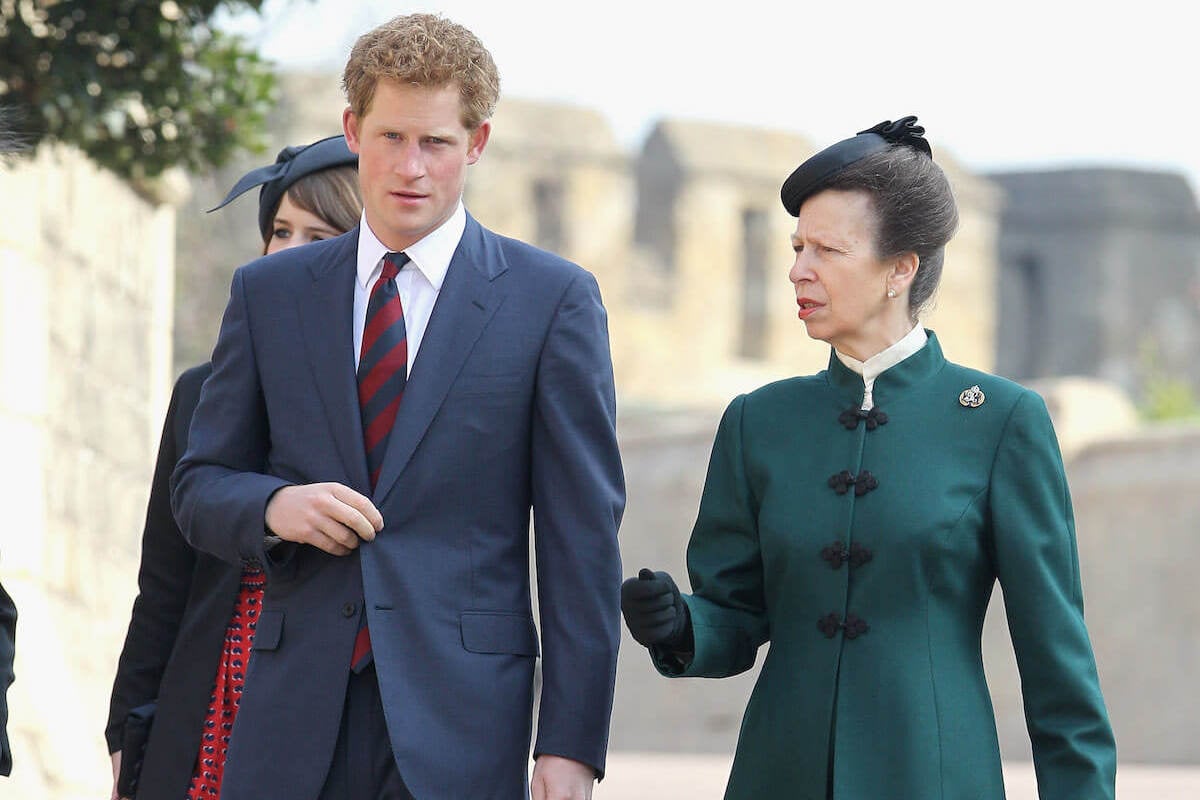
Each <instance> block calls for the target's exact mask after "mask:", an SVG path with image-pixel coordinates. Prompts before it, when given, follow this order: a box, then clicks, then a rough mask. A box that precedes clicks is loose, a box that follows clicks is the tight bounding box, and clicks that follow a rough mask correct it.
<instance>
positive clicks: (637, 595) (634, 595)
mask: <svg viewBox="0 0 1200 800" xmlns="http://www.w3.org/2000/svg"><path fill="white" fill-rule="evenodd" d="M621 613H622V614H624V615H625V624H626V625H627V626H628V627H629V632H630V633H631V634H633V638H634V639H635V640H636V641H637V642H638V644H641V645H644V646H645V647H651V646H653V645H657V646H659V647H663V648H666V649H667V650H678V651H690V650H691V649H692V646H693V645H692V643H693V638H692V620H691V615H690V614H689V613H688V608H687V603H685V602H683V596H682V595H680V594H679V587H677V586H676V585H675V581H673V580H672V579H671V576H670V575H668V574H667V573H665V572H652V571H650V570H648V569H643V570H642V571H641V572H639V573H638V576H637V577H636V578H630V579H629V580H627V581H625V582H624V583H622V584H621Z"/></svg>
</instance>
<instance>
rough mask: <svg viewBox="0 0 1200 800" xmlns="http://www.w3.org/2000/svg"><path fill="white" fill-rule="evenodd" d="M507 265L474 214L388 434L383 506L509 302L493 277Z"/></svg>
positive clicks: (378, 501) (379, 499)
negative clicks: (477, 345)
mask: <svg viewBox="0 0 1200 800" xmlns="http://www.w3.org/2000/svg"><path fill="white" fill-rule="evenodd" d="M506 269H507V267H506V266H505V265H504V262H503V259H502V257H501V256H500V252H499V248H498V247H496V245H495V242H494V241H493V240H492V236H491V234H488V233H487V232H486V231H484V230H483V228H482V227H481V226H480V225H479V223H478V222H476V221H475V220H474V218H472V217H471V216H470V215H468V216H467V227H466V230H464V231H463V237H462V241H460V242H459V245H458V249H457V250H455V252H454V258H453V259H451V261H450V268H449V269H448V270H447V272H446V279H445V281H443V283H442V289H441V292H439V293H438V298H437V302H436V303H435V304H434V307H433V313H432V315H431V316H430V318H429V325H428V327H427V328H426V329H425V335H424V337H422V339H421V348H420V350H419V351H418V352H417V358H416V361H415V362H414V363H413V369H412V374H411V375H410V376H409V380H408V385H407V386H406V387H405V390H404V400H403V401H402V402H401V403H400V411H399V413H398V414H397V415H396V422H395V424H394V426H393V427H392V432H391V434H390V435H389V436H388V443H387V453H386V455H385V456H384V460H383V467H382V469H381V471H380V473H379V482H378V484H377V485H376V487H375V505H376V506H381V505H382V504H383V501H384V500H385V499H386V497H387V495H388V492H389V491H391V488H392V486H394V485H395V483H396V481H397V480H399V478H400V474H401V473H402V472H403V471H404V468H405V467H406V466H408V462H409V460H410V459H411V458H412V455H413V451H415V450H416V448H417V445H418V444H420V442H421V439H422V437H424V435H425V432H426V430H428V429H429V424H430V423H431V422H432V421H433V417H434V415H436V414H437V411H438V409H439V408H441V405H442V402H443V401H444V400H445V399H446V393H447V392H448V391H449V390H450V386H451V384H452V383H454V379H455V378H457V377H458V373H459V372H460V371H461V370H462V367H463V364H464V363H465V362H466V360H467V356H469V355H470V354H471V350H472V349H473V348H474V346H475V343H476V342H477V341H478V340H479V336H480V334H481V333H482V332H483V329H484V327H485V326H486V325H487V323H488V321H489V320H490V319H491V318H492V315H493V314H495V313H496V309H497V308H499V307H500V304H501V303H502V302H503V301H504V293H503V291H502V290H501V289H500V288H499V287H498V286H497V285H496V284H495V283H494V282H493V281H494V280H495V279H496V278H497V277H498V276H499V275H501V274H502V273H503V272H504V271H505V270H506ZM364 458H365V456H364Z"/></svg>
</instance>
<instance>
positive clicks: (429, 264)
mask: <svg viewBox="0 0 1200 800" xmlns="http://www.w3.org/2000/svg"><path fill="white" fill-rule="evenodd" d="M466 228H467V210H466V208H464V207H463V204H462V200H461V199H460V200H459V201H458V205H457V206H455V208H454V213H452V214H451V215H450V217H449V219H447V220H446V221H445V222H443V223H442V224H441V225H439V226H438V227H436V228H434V229H433V230H432V231H430V232H429V233H427V234H425V236H424V237H422V238H421V240H420V241H417V242H415V243H414V244H412V245H411V246H409V247H407V248H406V249H405V250H404V252H405V253H407V254H408V257H409V259H411V260H412V263H413V265H414V266H415V267H416V268H417V269H418V270H420V272H421V274H422V275H424V276H425V279H426V280H428V281H429V283H430V284H432V285H433V288H434V290H435V291H441V288H442V281H444V280H445V279H446V272H447V270H449V269H450V260H451V259H452V258H454V251H455V250H457V249H458V243H459V241H461V240H462V235H463V231H465V230H466ZM387 252H388V249H387V246H386V245H384V243H383V242H381V241H379V237H377V236H376V235H375V232H374V231H373V230H371V226H370V225H368V224H367V212H366V210H364V211H363V215H362V224H361V225H359V228H358V283H359V285H360V286H362V287H363V288H364V289H369V288H370V286H371V279H372V277H373V276H374V275H375V273H377V272H378V270H379V262H380V260H381V259H382V258H383V257H384V256H385V255H386V254H387Z"/></svg>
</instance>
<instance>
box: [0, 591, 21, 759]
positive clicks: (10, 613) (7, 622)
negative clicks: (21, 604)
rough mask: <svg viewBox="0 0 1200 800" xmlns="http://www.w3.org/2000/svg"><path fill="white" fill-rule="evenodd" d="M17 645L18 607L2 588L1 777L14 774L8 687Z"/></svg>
mask: <svg viewBox="0 0 1200 800" xmlns="http://www.w3.org/2000/svg"><path fill="white" fill-rule="evenodd" d="M16 643H17V606H16V604H15V603H13V600H12V598H11V597H9V596H8V592H6V591H4V587H3V586H0V775H9V774H11V773H12V750H10V749H9V745H8V687H9V686H10V685H12V682H13V661H14V656H15V655H16Z"/></svg>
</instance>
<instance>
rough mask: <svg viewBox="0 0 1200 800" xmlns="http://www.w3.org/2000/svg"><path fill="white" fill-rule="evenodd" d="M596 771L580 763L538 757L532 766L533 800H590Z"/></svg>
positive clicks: (543, 756) (561, 758) (560, 758)
mask: <svg viewBox="0 0 1200 800" xmlns="http://www.w3.org/2000/svg"><path fill="white" fill-rule="evenodd" d="M595 782H596V771H595V770H594V769H592V768H591V767H589V766H588V765H587V764H584V763H583V762H582V761H574V760H572V759H569V758H563V757H562V756H551V755H540V756H538V760H537V762H536V763H535V764H534V765H533V781H532V782H531V784H530V787H529V788H530V790H531V791H532V792H533V800H592V784H594V783H595Z"/></svg>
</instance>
